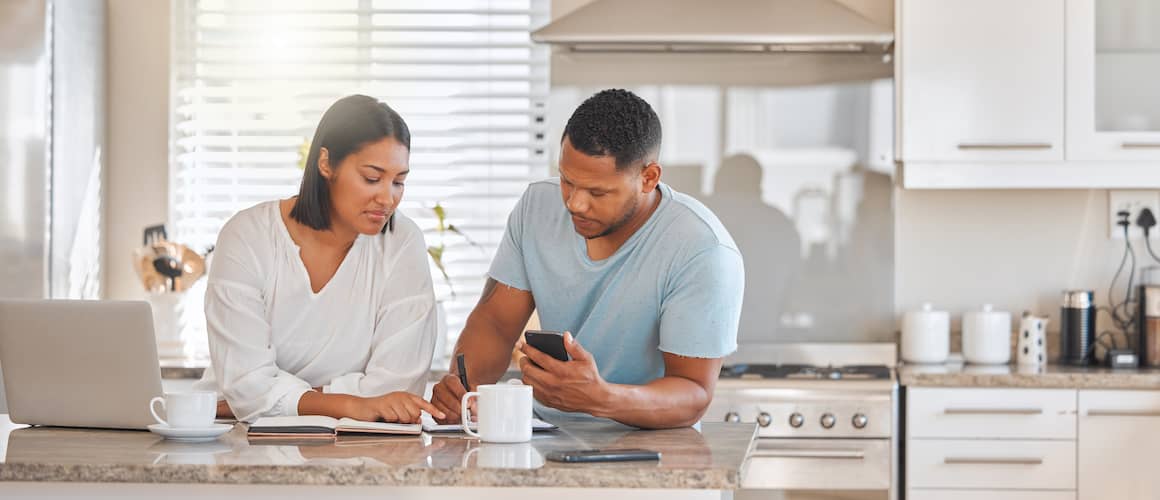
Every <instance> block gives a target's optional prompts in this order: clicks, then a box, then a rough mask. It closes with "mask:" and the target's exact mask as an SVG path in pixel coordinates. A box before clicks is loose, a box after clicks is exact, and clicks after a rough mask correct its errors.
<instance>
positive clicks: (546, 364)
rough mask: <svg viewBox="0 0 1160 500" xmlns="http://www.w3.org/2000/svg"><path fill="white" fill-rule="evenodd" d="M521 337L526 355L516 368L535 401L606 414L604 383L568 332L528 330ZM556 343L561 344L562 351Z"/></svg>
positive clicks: (573, 409)
mask: <svg viewBox="0 0 1160 500" xmlns="http://www.w3.org/2000/svg"><path fill="white" fill-rule="evenodd" d="M533 332H535V333H534V334H533ZM529 334H531V335H529ZM524 339H525V341H526V344H525V345H524V346H523V347H522V348H521V351H522V352H523V353H524V354H525V355H526V356H527V357H526V358H523V359H521V360H520V370H521V371H522V372H523V375H524V376H523V382H524V383H525V384H527V385H530V386H532V394H535V397H536V400H538V401H539V402H540V403H542V404H544V405H546V406H549V407H551V408H555V409H557V410H562V411H578V412H584V413H588V414H591V415H594V416H597V417H600V416H605V415H606V414H607V411H608V408H609V407H610V401H609V394H610V391H609V390H608V389H609V386H608V383H607V382H605V381H604V379H603V378H601V377H600V372H599V371H598V370H597V368H596V360H595V359H593V358H592V355H591V354H590V353H589V352H588V351H586V350H584V348H583V347H581V346H580V344H579V343H577V342H576V341H575V340H574V339H573V338H572V334H571V333H570V332H564V334H563V335H559V334H558V333H555V332H542V331H528V332H526V333H525V334H524ZM557 339H558V340H557ZM558 344H562V347H563V349H562V351H563V352H562V353H561V352H559V351H560V349H558V347H557V345H558ZM539 347H543V349H544V350H541V349H540V348H539ZM545 350H546V351H548V352H545ZM549 352H550V353H549ZM561 354H562V355H561ZM560 358H563V359H564V360H561V359H560Z"/></svg>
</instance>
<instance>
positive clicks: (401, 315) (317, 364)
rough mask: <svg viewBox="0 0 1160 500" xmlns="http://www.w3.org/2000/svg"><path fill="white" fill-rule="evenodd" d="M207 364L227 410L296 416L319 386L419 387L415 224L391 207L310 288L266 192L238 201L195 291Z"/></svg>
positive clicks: (423, 274) (430, 305) (427, 297)
mask: <svg viewBox="0 0 1160 500" xmlns="http://www.w3.org/2000/svg"><path fill="white" fill-rule="evenodd" d="M205 315H206V326H207V328H208V333H209V352H210V358H211V360H212V367H211V368H210V369H207V370H206V372H205V375H204V376H203V377H202V379H201V380H200V381H198V383H197V385H196V387H197V388H199V389H202V390H217V391H220V393H221V394H222V395H224V396H225V399H226V400H227V401H228V402H229V405H230V408H231V409H233V411H234V415H235V416H237V418H238V420H242V421H253V420H254V419H256V418H258V417H263V416H275V415H297V414H298V399H299V398H300V397H301V396H302V394H303V393H304V392H306V391H308V390H310V388H311V387H320V386H321V387H322V388H323V392H326V393H338V394H353V395H357V396H364V397H366V396H378V395H382V394H386V393H389V392H394V391H409V392H411V393H414V394H417V395H420V396H422V395H423V391H424V388H425V384H426V380H427V372H428V370H429V369H430V367H431V354H432V352H433V351H434V349H435V335H436V313H435V295H434V291H433V288H432V284H431V274H430V271H429V267H428V263H427V248H426V244H425V243H424V240H423V233H422V231H421V230H420V229H419V227H418V226H417V225H416V224H415V222H414V221H412V220H411V219H409V218H407V217H405V216H403V215H402V214H399V213H397V212H396V215H395V228H394V231H393V232H392V231H388V232H386V233H385V234H377V235H374V236H367V235H359V236H358V239H356V240H355V242H354V245H353V246H351V248H350V250H349V251H348V252H347V255H346V258H345V259H343V261H342V263H341V264H340V265H339V267H338V270H337V271H336V272H335V274H334V277H332V278H331V279H330V281H329V282H328V283H327V284H326V286H325V287H323V288H322V290H320V291H319V292H318V293H314V291H313V290H312V289H311V288H310V277H309V275H307V272H306V267H305V266H304V265H303V263H302V258H301V257H300V256H299V247H298V245H296V244H295V243H294V240H292V239H291V238H290V233H289V231H288V230H287V229H286V225H285V223H284V222H283V221H282V215H281V212H280V209H279V204H278V201H270V202H266V203H262V204H260V205H257V206H254V207H251V208H248V209H246V210H243V211H241V212H239V213H238V214H237V215H235V216H234V217H233V218H231V219H230V220H229V222H227V223H226V225H225V226H224V227H223V228H222V230H221V234H219V235H218V241H217V247H216V249H215V250H214V255H213V263H212V266H211V267H210V270H209V280H208V282H207V286H206V294H205Z"/></svg>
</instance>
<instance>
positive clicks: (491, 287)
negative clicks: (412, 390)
mask: <svg viewBox="0 0 1160 500" xmlns="http://www.w3.org/2000/svg"><path fill="white" fill-rule="evenodd" d="M535 308H536V304H535V302H534V301H533V300H532V293H531V292H528V291H525V290H520V289H518V288H512V287H510V286H507V285H504V284H503V283H499V282H497V281H496V280H495V279H493V278H491V277H488V278H487V283H486V284H485V285H484V286H483V294H482V295H481V296H480V297H479V303H478V304H476V306H475V309H474V310H472V311H471V315H469V316H468V317H467V324H466V325H464V327H463V333H461V334H460V335H459V341H458V342H456V343H455V352H454V354H453V355H452V356H451V358H452V359H455V356H457V355H459V353H463V354H464V366H465V367H466V368H467V383H468V384H469V385H471V387H476V386H478V385H480V384H490V383H494V382H495V381H497V380H499V378H500V377H502V376H503V374H504V372H505V371H506V370H507V367H508V364H509V361H510V360H511V353H512V347H513V346H514V345H515V343H516V340H518V339H519V337H520V334H522V333H523V328H524V325H526V324H527V323H528V318H530V317H531V316H532V311H533V310H534V309H535ZM450 372H451V373H450V374H448V375H447V376H445V377H443V380H440V381H439V383H438V384H436V385H435V388H434V389H433V390H432V393H431V402H432V403H434V405H435V407H436V408H439V409H440V410H441V411H443V413H445V414H446V415H447V417H446V418H445V419H442V420H441V421H443V422H446V423H453V422H458V421H459V401H460V399H461V398H462V397H463V394H464V393H466V392H467V391H466V389H465V388H464V387H463V384H461V383H460V382H459V377H458V375H459V369H458V368H457V367H456V366H455V363H452V364H451V368H450Z"/></svg>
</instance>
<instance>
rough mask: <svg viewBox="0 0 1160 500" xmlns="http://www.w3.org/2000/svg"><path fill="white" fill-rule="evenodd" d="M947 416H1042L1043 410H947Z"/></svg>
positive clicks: (944, 411)
mask: <svg viewBox="0 0 1160 500" xmlns="http://www.w3.org/2000/svg"><path fill="white" fill-rule="evenodd" d="M943 413H944V414H947V415H1042V414H1043V408H947V409H945V410H943Z"/></svg>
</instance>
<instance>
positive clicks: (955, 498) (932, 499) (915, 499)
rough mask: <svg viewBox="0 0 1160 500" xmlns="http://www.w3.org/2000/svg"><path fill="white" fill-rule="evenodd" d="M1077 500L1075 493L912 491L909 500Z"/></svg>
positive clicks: (908, 493)
mask: <svg viewBox="0 0 1160 500" xmlns="http://www.w3.org/2000/svg"><path fill="white" fill-rule="evenodd" d="M980 498H981V499H984V500H1075V492H1074V491H1003V490H910V491H908V492H907V494H906V499H907V500H979V499H980Z"/></svg>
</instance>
